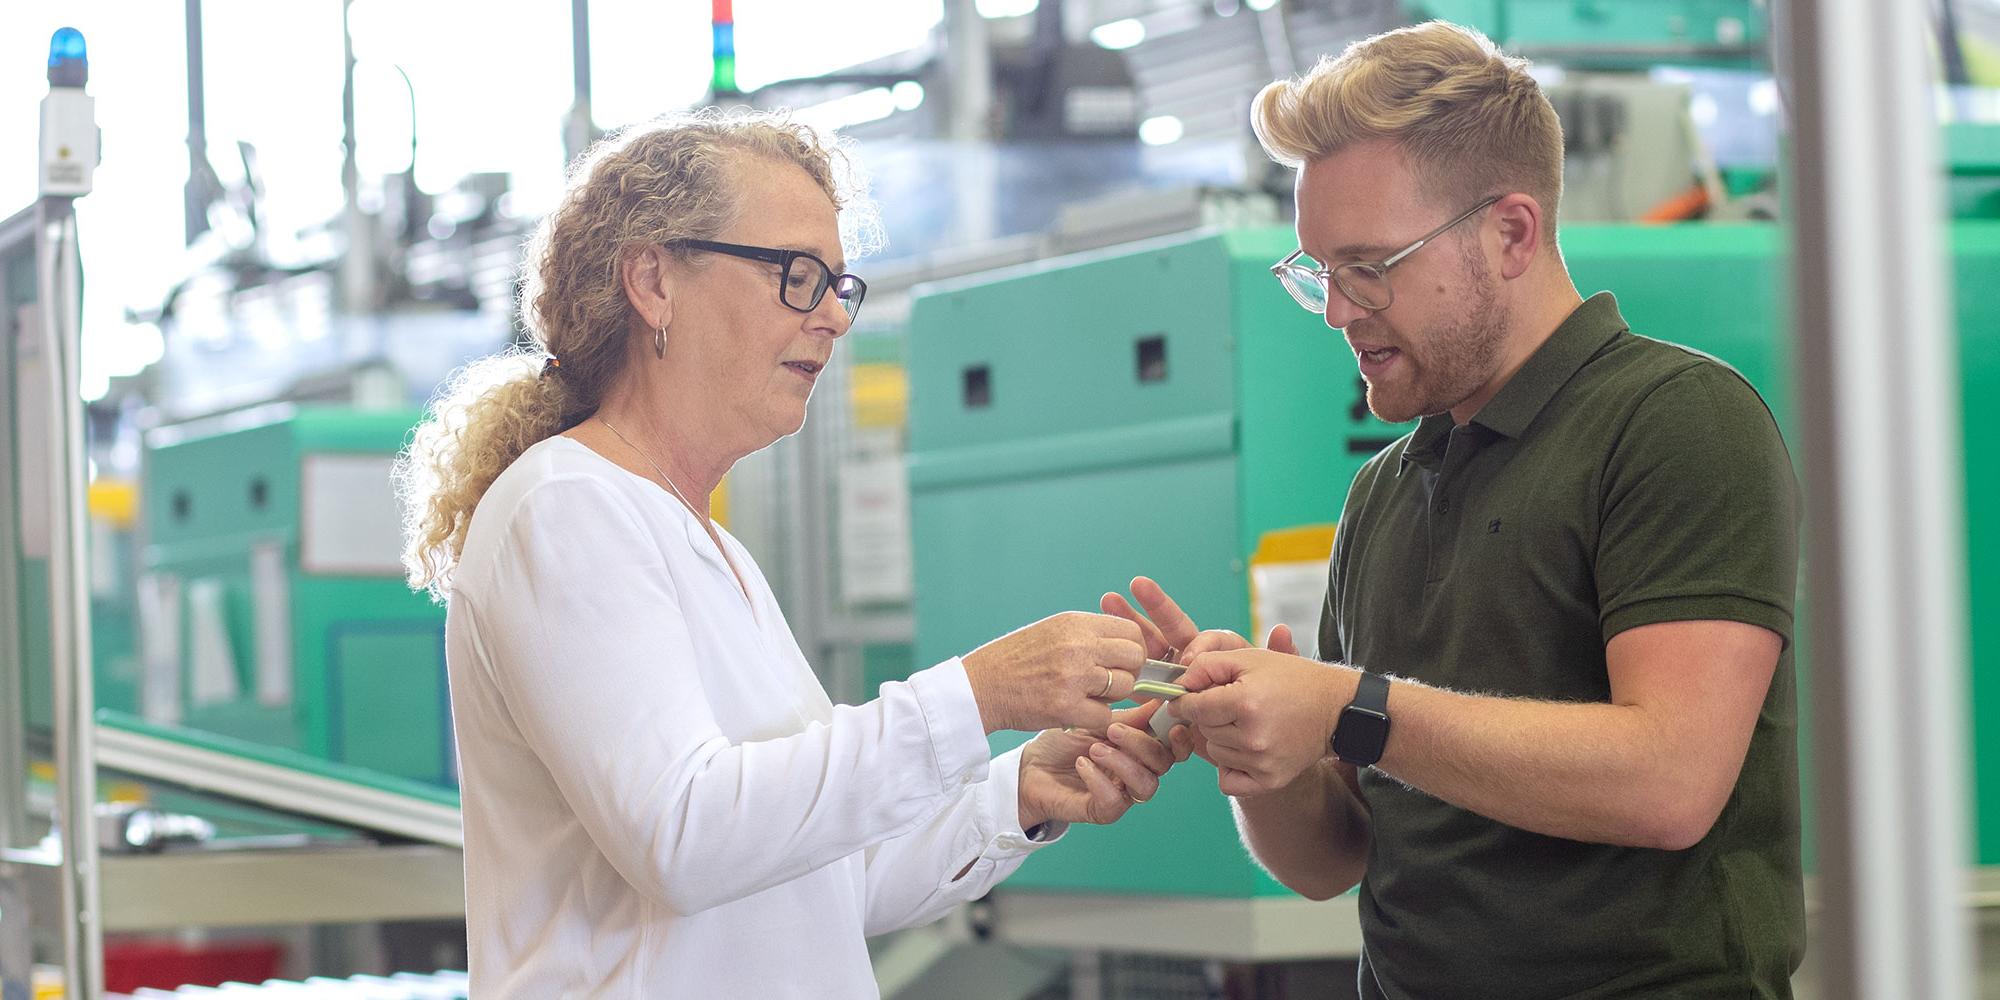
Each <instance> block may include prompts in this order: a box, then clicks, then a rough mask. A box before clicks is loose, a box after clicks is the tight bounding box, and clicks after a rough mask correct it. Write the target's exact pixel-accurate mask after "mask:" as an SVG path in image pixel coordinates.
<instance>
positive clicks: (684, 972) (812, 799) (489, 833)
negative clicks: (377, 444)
mask: <svg viewBox="0 0 2000 1000" xmlns="http://www.w3.org/2000/svg"><path fill="white" fill-rule="evenodd" d="M723 539H724V542H725V543H726V544H727V545H728V547H729V556H730V558H731V559H732V560H734V562H735V564H736V566H737V568H738V569H740V570H741V571H742V573H743V577H744V583H745V584H746V585H747V586H748V587H749V591H750V596H751V599H750V600H748V601H746V600H745V599H744V593H743V590H742V589H741V588H739V587H738V586H737V582H736V577H735V576H734V575H733V574H732V573H731V572H730V569H729V565H728V564H727V563H725V562H724V561H723V558H722V554H721V553H720V552H719V551H717V549H716V547H715V543H714V542H713V541H712V540H711V539H710V538H709V537H708V533H707V532H706V531H704V530H703V527H702V525H701V524H700V523H699V522H698V521H697V520H696V518H695V517H694V515H693V514H691V513H689V511H688V510H687V508H685V507H683V506H682V505H681V504H680V503H679V502H678V501H676V500H675V499H674V498H673V497H672V496H671V495H669V494H668V493H667V492H666V491H664V490H662V489H661V488H660V487H659V486H657V485H655V484H654V483H652V482H651V481H650V480H647V479H644V478H641V477H639V476H635V475H633V474H631V473H629V472H627V471H625V470H624V469H622V468H620V467H618V466H617V465H615V464H613V463H611V462H610V461H609V460H607V459H605V458H604V457H603V456H600V455H598V454H597V453H596V452H593V451H591V450H590V449H589V448H586V447H584V446H583V445H582V444H579V443H578V442H576V441H573V440H571V439H569V438H563V437H555V438H551V439H549V440H547V441H544V442H542V443H540V444H537V445H535V446H533V447H531V448H529V449H528V450H527V451H526V452H525V453H524V454H523V455H522V456H521V457H520V459H519V460H517V461H516V462H515V463H514V464H513V465H512V466H510V467H508V469H507V470H506V472H504V473H502V474H501V476H500V477H499V479H497V480H496V481H495V482H494V483H493V486H492V488H491V489H489V490H488V491H487V493H486V495H485V497H484V499H482V500H481V501H480V503H479V507H478V509H477V511H476V512H475V515H474V517H473V519H472V524H471V528H470V530H469V531H468V533H467V536H466V541H465V549H464V553H463V556H462V558H461V559H460V561H459V564H458V568H457V570H456V575H455V577H454V583H453V588H452V595H451V601H450V609H449V612H448V615H447V623H446V626H445V642H446V662H447V666H448V669H449V672H450V677H451V704H452V717H453V724H454V727H455V729H456V731H457V735H458V754H459V775H460V781H461V784H462V789H461V799H462V803H463V810H464V819H465V894H466V922H467V930H468V934H469V938H470V942H469V943H470V949H471V955H470V957H471V973H472V995H473V996H477V997H481V998H489V997H490V998H504V997H522V998H535V1000H544V998H550V997H584V996H588V997H668V996H674V997H861V996H876V995H878V994H879V989H878V988H877V986H876V984H875V978H874V973H873V970H872V968H871V967H870V965H869V960H868V950H867V947H866V944H865V942H864V940H863V939H864V937H866V936H867V935H871V934H881V933H884V932H887V931H892V930H897V929H900V928H904V927H910V926H914V925H917V924H922V923H926V922H928V921H931V920H935V919H936V918H938V917H939V916H941V915H943V914H944V913H945V912H946V911H947V910H949V909H950V908H951V907H952V906H954V905H956V904H958V903H960V902H963V901H965V900H969V899H973V898H976V897H978V896H979V895H980V894H982V893H984V892H986V891H987V889H989V888H990V887H992V885H993V884H994V883H996V882H998V881H1000V880H1001V879H1002V878H1004V877H1006V876H1007V875H1008V874H1009V873H1011V872H1012V871H1013V870H1014V869H1015V868H1017V867H1019V865H1020V863H1021V861H1022V859H1023V858H1025V857H1026V856H1027V855H1028V854H1029V853H1030V852H1031V851H1033V850H1034V849H1036V848H1037V847H1039V846H1041V844H1040V843H1039V842H1036V841H1031V840H1030V839H1028V837H1027V836H1026V835H1025V834H1023V832H1022V830H1021V826H1020V816H1019V805H1018V801H1017V798H1016V796H1017V790H1018V787H1019V780H1020V756H1019V754H1020V751H1018V750H1016V751H1013V752H1011V753H1007V754H1003V755H1002V756H1000V757H998V758H995V759H994V760H992V761H991V762H990V766H989V762H988V760H987V752H988V748H987V743H986V738H985V733H984V731H983V729H982V727H981V724H980V721H979V711H978V707H977V705H976V704H975V702H974V701H973V697H972V688H971V686H970V684H969V683H968V682H967V680H966V676H965V666H964V664H962V663H961V662H960V661H959V660H957V659H956V658H954V659H951V660H947V661H946V662H944V663H940V664H938V665H937V666H934V667H931V668H929V669H927V670H923V671H920V672H918V673H916V674H914V675H912V676H911V677H910V679H909V680H907V681H901V682H894V683H889V684H884V685H883V686H882V689H881V694H880V696H879V697H877V698H876V699H875V700H874V701H871V702H868V703H866V704H863V705H851V706H850V705H838V706H837V705H834V704H833V703H832V702H831V701H830V700H829V699H828V698H827V695H826V692H825V690H824V689H822V688H821V687H820V685H819V682H818V679H817V678H815V677H814V676H813V672H812V670H811V668H810V667H809V666H808V665H807V664H806V660H805V656H804V655H803V654H802V653H801V652H800V651H799V647H798V643H797V641H796V640H795V639H793V637H792V634H791V631H790V629H789V628H788V627H787V626H786V624H785V618H784V615H783V614H781V613H780V612H779V610H778V603H777V599H776V598H775V597H774V596H773V595H772V593H771V587H770V584H768V583H767V582H765V580H764V577H763V574H762V573H761V572H759V571H758V569H757V566H756V564H755V563H754V562H752V561H751V559H750V554H749V553H748V552H747V551H745V550H744V548H743V546H742V545H741V544H740V543H738V542H737V541H736V539H735V538H733V537H731V536H729V535H727V534H724V535H723ZM1052 832H1053V831H1052ZM968 865H970V866H971V869H970V871H967V872H966V874H965V875H964V877H962V878H958V879H956V880H954V879H953V876H954V875H957V874H958V873H959V872H960V871H961V870H964V869H966V867H967V866H968Z"/></svg>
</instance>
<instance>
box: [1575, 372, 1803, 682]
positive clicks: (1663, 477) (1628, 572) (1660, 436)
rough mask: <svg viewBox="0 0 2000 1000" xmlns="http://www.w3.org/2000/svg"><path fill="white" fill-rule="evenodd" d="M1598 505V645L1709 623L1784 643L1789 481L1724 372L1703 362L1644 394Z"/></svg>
mask: <svg viewBox="0 0 2000 1000" xmlns="http://www.w3.org/2000/svg"><path fill="white" fill-rule="evenodd" d="M1600 503H1601V515H1602V521H1601V524H1602V529H1601V531H1600V534H1599V536H1598V540H1597V551H1596V562H1595V571H1596V576H1597V591H1598V607H1599V614H1600V623H1601V626H1602V631H1603V638H1604V641H1606V642H1609V641H1610V640H1611V638H1612V637H1613V636H1615V635H1617V634H1618V633H1620V632H1623V631H1626V630H1627V629H1632V628H1636V627H1638V626H1641V625H1650V624H1656V623H1659V622H1668V621H1692V620H1700V619H1717V620H1725V621H1738V622H1745V623H1747V624H1751V625H1757V626H1761V627H1763V628H1767V629H1770V630H1771V631H1773V632H1776V633H1777V634H1778V635H1779V636H1780V637H1781V638H1783V639H1784V641H1785V642H1786V643H1787V644H1789V643H1790V642H1791V639H1792V611H1793V601H1794V595H1795V586H1796V583H1797V572H1798V484H1797V479H1796V477H1795V476H1794V474H1793V471H1792V465H1791V458H1790V456H1789V455H1788V453H1787V452H1786V449H1785V444H1784V440H1783V439H1782V438H1781V437H1780V436H1779V433H1778V428H1777V424H1776V422H1775V421H1773V420H1772V418H1771V413H1770V410H1769V409H1768V408H1767V407H1766V406H1765V404H1764V401H1763V399H1762V398H1760V397H1759V396H1758V395H1757V392H1756V390H1755V389H1752V388H1751V387H1750V385H1749V384H1748V383H1747V382H1745V381H1744V380H1743V378H1742V376H1740V375H1738V374H1737V373H1736V372H1735V371H1734V370H1732V369H1730V368H1729V367H1727V366H1725V365H1722V364H1720V363H1717V362H1714V361H1707V360H1704V361H1702V362H1700V363H1698V364H1696V365H1693V366H1691V367H1689V368H1687V369H1685V370H1683V371H1681V372H1679V373H1678V374H1676V375H1674V376H1672V377H1671V378H1668V379H1667V380H1665V381H1664V382H1662V383H1660V384H1659V385H1658V386H1656V387H1655V388H1654V389H1653V390H1652V391H1651V392H1649V393H1648V394H1647V396H1646V397H1645V399H1644V400H1642V401H1641V402H1640V404H1639V405H1638V407H1637V408H1636V409H1635V410H1634V412H1633V414H1632V417H1631V419H1630V420H1629V422H1628V423H1627V425H1626V428H1625V430H1624V432H1623V434H1622V435H1621V436H1620V438H1619V442H1618V445H1617V447H1616V448H1615V449H1614V450H1613V452H1612V455H1611V458H1610V460H1609V462H1608V464H1607V467H1606V469H1605V473H1604V479H1603V485H1602V492H1601V494H1600Z"/></svg>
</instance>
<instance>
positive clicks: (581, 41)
mask: <svg viewBox="0 0 2000 1000" xmlns="http://www.w3.org/2000/svg"><path fill="white" fill-rule="evenodd" d="M569 38H570V42H569V52H570V78H571V85H572V87H573V88H574V92H575V96H574V97H573V98H572V99H571V101H570V106H569V118H568V120H566V121H564V122H563V163H565V164H569V163H572V162H575V160H576V158H577V157H579V156H582V155H583V151H584V150H585V149H586V148H588V147H589V146H590V143H591V141H592V140H594V139H595V138H596V137H597V129H596V125H595V124H594V123H593V122H592V120H591V111H590V0H570V5H569Z"/></svg>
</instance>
